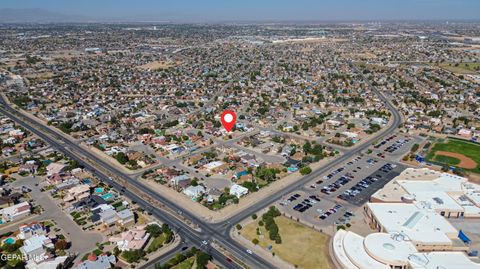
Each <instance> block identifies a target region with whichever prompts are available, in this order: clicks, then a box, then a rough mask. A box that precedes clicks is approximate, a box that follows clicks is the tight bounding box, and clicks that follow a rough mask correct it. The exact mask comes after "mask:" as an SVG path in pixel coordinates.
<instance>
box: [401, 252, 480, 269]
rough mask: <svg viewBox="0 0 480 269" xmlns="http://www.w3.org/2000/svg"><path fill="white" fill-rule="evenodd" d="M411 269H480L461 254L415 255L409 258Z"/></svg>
mask: <svg viewBox="0 0 480 269" xmlns="http://www.w3.org/2000/svg"><path fill="white" fill-rule="evenodd" d="M409 261H410V265H411V266H412V269H439V268H447V269H480V264H478V263H474V262H472V261H471V260H470V259H469V258H468V257H467V256H466V255H465V254H464V253H463V252H447V251H441V252H430V253H415V254H412V255H411V256H410V257H409Z"/></svg>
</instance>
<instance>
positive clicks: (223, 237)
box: [0, 87, 401, 268]
mask: <svg viewBox="0 0 480 269" xmlns="http://www.w3.org/2000/svg"><path fill="white" fill-rule="evenodd" d="M371 90H372V91H373V92H375V93H376V94H377V95H378V96H379V98H381V99H382V101H384V102H385V105H386V106H387V108H388V109H389V110H390V111H391V113H392V115H393V122H392V124H391V125H389V127H387V128H386V129H384V130H382V131H380V132H378V133H377V134H376V135H375V136H373V137H371V138H370V139H368V140H367V141H365V142H364V143H363V144H362V145H360V146H358V147H355V148H354V149H352V150H351V151H347V152H346V153H345V154H343V155H341V156H340V157H339V158H337V159H335V160H333V161H332V162H330V163H329V164H328V165H326V166H324V167H322V168H320V169H318V170H316V171H313V172H312V173H311V174H309V175H307V176H305V177H303V178H302V179H300V180H299V181H297V182H295V183H293V184H292V185H290V186H288V187H287V188H284V189H282V190H281V191H280V192H278V193H276V194H275V195H271V196H269V197H265V198H264V199H263V200H261V201H258V202H257V203H256V204H254V205H253V206H251V207H249V208H247V209H245V210H243V211H242V212H239V213H238V214H236V215H235V216H233V217H231V218H230V219H228V220H225V221H223V222H220V223H216V224H210V223H206V222H204V221H203V220H202V219H201V218H199V217H197V216H196V215H195V214H193V213H191V212H189V211H188V210H184V209H183V208H180V207H179V206H177V205H176V204H175V203H173V202H171V201H169V200H168V199H166V198H164V197H163V196H162V195H161V194H159V193H156V192H154V191H152V190H151V189H149V188H148V187H146V186H145V185H143V184H142V183H140V182H139V181H137V180H135V179H133V178H131V177H129V176H127V175H125V174H124V173H122V172H121V171H119V170H118V169H117V168H116V167H112V166H111V165H110V164H108V163H106V162H104V161H103V160H102V159H100V158H99V157H97V156H96V155H94V154H92V153H90V152H89V151H87V150H85V149H83V148H82V147H80V146H78V145H77V144H76V143H74V142H72V141H70V140H68V139H65V138H63V137H60V136H59V135H58V134H56V133H55V132H54V131H52V130H50V129H49V128H47V127H45V126H43V125H40V124H38V123H37V122H35V121H33V120H32V119H30V118H27V117H25V116H22V115H20V114H19V113H18V112H17V111H15V109H13V108H11V107H10V106H8V105H7V104H6V103H5V100H3V99H2V100H0V103H1V104H2V106H1V107H0V112H2V113H4V114H5V115H6V116H8V117H10V118H12V119H13V120H15V121H16V122H18V123H19V124H21V125H23V126H24V127H25V128H27V129H29V130H30V131H32V132H33V133H35V134H36V135H38V136H39V137H41V138H42V139H44V140H45V141H46V142H47V143H49V144H50V145H52V146H53V147H55V148H57V149H58V150H59V151H61V152H62V153H64V154H65V155H67V156H68V157H70V158H72V159H75V160H77V161H78V162H79V163H80V164H82V165H83V166H84V167H85V168H86V169H88V170H90V171H92V173H94V174H95V175H96V176H97V177H98V178H100V179H101V180H103V181H106V182H107V183H109V184H111V185H112V186H113V187H115V188H116V189H119V190H120V191H122V192H123V193H124V194H125V195H126V196H127V197H129V198H130V199H132V200H133V201H135V202H137V203H138V204H139V205H140V206H142V207H144V208H146V209H147V210H148V211H150V212H151V213H152V214H153V215H155V216H156V217H157V218H158V219H159V220H161V221H163V222H165V223H167V224H169V225H170V226H172V227H173V228H174V230H176V231H177V233H179V234H180V235H181V236H182V238H184V239H185V240H187V241H189V242H191V243H192V244H193V245H195V246H197V247H200V246H201V242H202V241H203V240H212V241H215V243H217V244H218V245H220V246H222V247H223V248H224V249H226V250H227V251H228V252H230V253H232V254H233V255H234V256H236V257H237V258H238V259H240V260H242V261H244V262H245V263H246V264H247V265H248V266H249V267H252V268H273V267H274V266H272V265H271V264H270V263H269V262H267V261H266V260H264V259H263V258H261V257H259V256H258V255H256V254H247V253H246V251H245V247H244V246H242V245H241V244H239V243H237V242H236V241H235V240H233V239H232V238H231V237H230V234H229V231H230V230H231V228H232V227H233V226H234V225H235V224H237V223H239V222H240V221H241V220H242V219H244V218H246V217H249V216H250V215H251V214H253V213H255V212H257V211H259V210H261V209H263V208H265V207H267V206H269V205H270V204H273V203H274V202H275V201H276V200H278V199H280V198H281V197H282V196H284V195H286V194H288V193H290V192H292V191H294V190H295V189H298V188H301V187H302V186H303V185H304V184H306V183H307V182H309V181H311V180H312V179H314V178H316V177H318V176H320V175H321V174H323V173H325V172H326V171H328V170H329V169H331V168H332V167H334V166H336V165H338V164H340V163H341V162H344V161H345V160H347V159H349V158H350V157H352V156H353V155H355V154H358V153H360V152H361V151H363V150H366V149H367V148H368V147H369V146H370V145H371V143H372V142H374V141H376V140H378V139H379V138H381V137H383V136H385V135H387V134H390V133H392V132H393V131H394V130H395V129H396V128H397V127H398V125H399V124H400V123H401V116H400V114H399V113H398V111H397V110H396V109H395V108H394V107H393V105H392V104H391V103H390V102H389V101H388V100H387V99H386V98H385V97H384V96H383V95H382V94H381V93H380V92H379V91H378V90H376V89H375V88H373V87H372V88H371ZM92 162H93V163H94V164H92ZM110 175H111V176H113V177H114V178H115V180H112V179H111V178H110ZM121 182H123V184H122V183H121ZM124 184H128V185H131V186H134V187H135V188H137V189H139V190H140V191H141V192H142V193H144V194H147V195H148V196H150V197H153V198H155V200H156V201H158V202H160V203H161V204H162V205H164V206H165V208H166V209H171V210H172V211H173V212H182V215H183V216H184V217H185V218H187V219H188V220H189V221H191V222H192V223H194V224H195V225H196V226H197V227H198V228H199V229H200V230H201V231H200V232H199V231H197V230H195V229H192V228H191V227H190V226H189V225H187V224H185V221H184V220H181V219H180V218H179V216H178V215H174V214H172V213H171V211H166V210H165V209H163V208H156V207H153V206H152V204H151V203H150V202H149V201H148V199H145V198H144V197H140V196H139V195H138V194H137V193H134V192H132V190H131V189H130V188H126V187H125V185H124ZM208 252H209V253H210V254H211V255H212V257H213V258H214V259H215V260H217V261H218V262H219V263H221V264H222V265H223V266H224V267H226V268H242V267H241V266H240V265H237V264H230V263H227V261H226V256H225V255H224V254H223V253H221V252H220V251H218V250H217V249H215V248H210V249H209V250H208Z"/></svg>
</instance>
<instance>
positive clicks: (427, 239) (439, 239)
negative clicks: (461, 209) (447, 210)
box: [367, 203, 458, 245]
mask: <svg viewBox="0 0 480 269" xmlns="http://www.w3.org/2000/svg"><path fill="white" fill-rule="evenodd" d="M367 206H368V207H369V208H370V210H371V211H372V213H373V215H374V216H375V217H376V219H377V220H378V221H379V223H380V224H381V225H382V226H383V227H385V229H386V231H387V232H388V233H401V234H403V235H405V236H407V237H408V238H409V239H410V240H411V241H413V242H417V243H421V244H424V245H429V244H441V245H451V244H452V241H451V240H450V238H449V237H448V236H447V234H452V235H453V234H457V233H458V231H457V230H456V229H455V228H454V227H453V226H452V225H451V224H450V223H449V222H448V221H447V220H446V219H445V218H444V217H442V216H440V215H439V214H437V213H435V212H434V211H432V210H429V209H427V208H423V207H422V205H421V204H420V203H416V204H404V203H367Z"/></svg>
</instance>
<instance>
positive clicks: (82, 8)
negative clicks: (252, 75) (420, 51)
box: [0, 0, 480, 22]
mask: <svg viewBox="0 0 480 269" xmlns="http://www.w3.org/2000/svg"><path fill="white" fill-rule="evenodd" d="M478 10H480V2H479V1H474V0H405V1H381V0H366V1H355V0H340V1H313V0H300V1H288V0H278V1H273V0H264V1H252V0H246V1H228V2H227V1H219V0H206V1H193V0H181V1H175V2H174V3H173V2H171V1H151V0H139V1H135V2H132V1H124V0H120V1H112V0H106V1H100V2H99V1H93V0H86V1H82V2H70V1H68V2H65V1H59V0H46V1H41V2H38V1H33V0H26V1H12V0H4V1H2V2H1V3H0V14H1V15H2V16H0V22H22V21H26V22H49V21H51V22H63V21H65V22H75V21H78V22H86V21H90V22H245V21H247V22H248V21H255V22H289V21H392V20H403V21H404V20H416V21H418V20H452V21H453V20H466V21H469V20H470V21H477V20H479V19H480V16H478V12H477V11H478Z"/></svg>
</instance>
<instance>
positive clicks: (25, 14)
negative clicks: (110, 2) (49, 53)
mask: <svg viewBox="0 0 480 269" xmlns="http://www.w3.org/2000/svg"><path fill="white" fill-rule="evenodd" d="M89 21H95V19H93V18H90V17H87V16H82V15H72V14H63V13H59V12H52V11H47V10H44V9H11V8H4V9H0V22H1V23H28V22H34V23H49V22H89Z"/></svg>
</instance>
